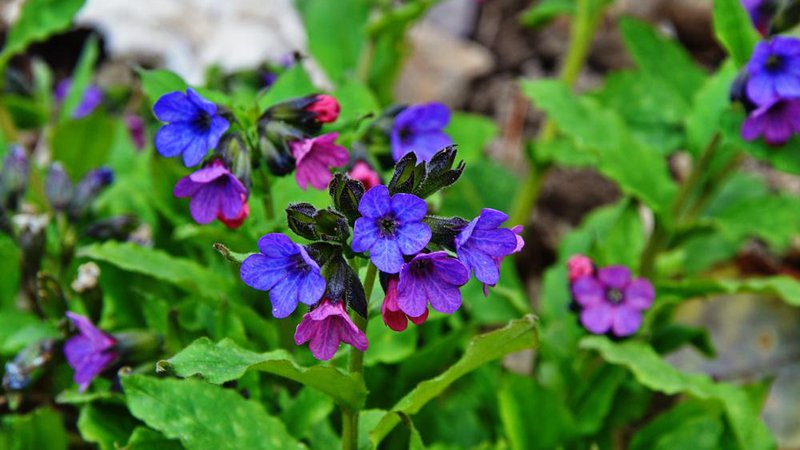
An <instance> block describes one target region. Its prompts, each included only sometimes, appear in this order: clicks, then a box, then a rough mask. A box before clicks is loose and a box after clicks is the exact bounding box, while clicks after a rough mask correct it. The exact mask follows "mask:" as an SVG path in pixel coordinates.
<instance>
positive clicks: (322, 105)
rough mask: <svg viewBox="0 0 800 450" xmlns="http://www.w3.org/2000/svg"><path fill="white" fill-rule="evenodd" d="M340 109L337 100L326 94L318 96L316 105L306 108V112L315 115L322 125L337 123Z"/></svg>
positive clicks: (315, 101)
mask: <svg viewBox="0 0 800 450" xmlns="http://www.w3.org/2000/svg"><path fill="white" fill-rule="evenodd" d="M340 109H341V108H340V106H339V102H338V101H336V98H335V97H332V96H330V95H325V94H320V95H317V96H316V98H315V100H314V103H312V104H310V105H308V106H306V111H310V112H313V113H315V114H316V116H317V121H319V122H321V123H331V122H336V119H338V118H339V110H340Z"/></svg>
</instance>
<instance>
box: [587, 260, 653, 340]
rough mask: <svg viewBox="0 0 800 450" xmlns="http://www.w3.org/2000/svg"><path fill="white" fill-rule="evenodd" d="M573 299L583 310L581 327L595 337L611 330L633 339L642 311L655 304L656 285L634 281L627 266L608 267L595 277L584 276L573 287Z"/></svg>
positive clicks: (644, 281)
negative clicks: (654, 287)
mask: <svg viewBox="0 0 800 450" xmlns="http://www.w3.org/2000/svg"><path fill="white" fill-rule="evenodd" d="M572 296H573V297H574V298H575V301H576V302H577V303H578V305H579V306H580V307H581V313H580V320H581V324H582V325H583V326H584V327H585V328H586V329H587V330H589V332H591V333H594V334H605V333H608V332H609V331H610V332H611V333H612V334H614V335H615V336H618V337H624V336H630V335H632V334H633V333H635V332H636V330H638V329H639V327H640V326H641V325H642V311H644V310H646V309H647V308H649V307H650V305H652V304H653V298H655V291H654V289H653V285H652V284H650V282H649V281H647V280H645V279H644V278H636V279H631V272H630V270H628V268H627V267H625V266H609V267H605V268H603V269H600V270H598V271H597V275H596V276H591V275H587V276H583V277H581V278H578V279H577V280H576V281H575V282H574V283H573V284H572Z"/></svg>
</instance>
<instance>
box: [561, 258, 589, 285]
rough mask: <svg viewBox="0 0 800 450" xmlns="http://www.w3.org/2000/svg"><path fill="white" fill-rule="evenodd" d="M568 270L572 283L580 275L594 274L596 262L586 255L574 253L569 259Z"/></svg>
mask: <svg viewBox="0 0 800 450" xmlns="http://www.w3.org/2000/svg"><path fill="white" fill-rule="evenodd" d="M567 271H568V272H569V282H570V283H572V282H574V281H575V280H577V279H578V278H580V277H585V276H587V275H592V274H593V273H594V263H592V260H591V259H589V258H588V257H586V256H583V255H572V256H570V258H569V260H568V261H567Z"/></svg>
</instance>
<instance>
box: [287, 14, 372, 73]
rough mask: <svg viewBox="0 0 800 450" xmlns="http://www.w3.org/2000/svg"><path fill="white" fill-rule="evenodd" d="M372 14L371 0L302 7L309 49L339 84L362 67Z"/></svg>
mask: <svg viewBox="0 0 800 450" xmlns="http://www.w3.org/2000/svg"><path fill="white" fill-rule="evenodd" d="M369 12H370V2H368V1H367V0H337V1H335V2H331V1H328V0H308V1H305V2H303V4H302V7H301V8H300V14H301V15H302V16H303V22H304V24H305V26H306V31H307V32H308V48H309V50H310V51H311V54H312V55H314V58H315V59H316V60H317V61H318V62H319V64H320V65H321V66H322V68H323V69H324V70H325V73H327V74H328V77H330V78H331V80H333V81H334V82H335V83H338V82H339V80H341V79H342V78H343V77H344V76H345V75H346V74H347V73H348V72H353V71H355V69H356V66H357V65H358V62H359V57H360V56H361V48H362V47H363V46H364V43H365V42H366V41H365V39H364V37H365V36H364V25H365V24H366V23H367V18H368V17H369ZM331 24H340V25H339V26H331ZM345 24H346V25H345Z"/></svg>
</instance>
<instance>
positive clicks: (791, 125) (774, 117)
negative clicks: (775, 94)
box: [742, 100, 800, 145]
mask: <svg viewBox="0 0 800 450" xmlns="http://www.w3.org/2000/svg"><path fill="white" fill-rule="evenodd" d="M794 133H800V100H779V101H777V102H774V103H768V104H766V105H763V106H760V107H758V108H757V109H756V110H755V111H753V112H751V113H750V115H749V116H747V119H745V121H744V123H742V138H743V139H745V140H748V141H752V140H755V139H757V138H758V137H759V136H764V141H765V142H766V143H767V144H769V145H783V144H785V143H786V141H788V140H789V139H790V138H791V137H792V134H794Z"/></svg>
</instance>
